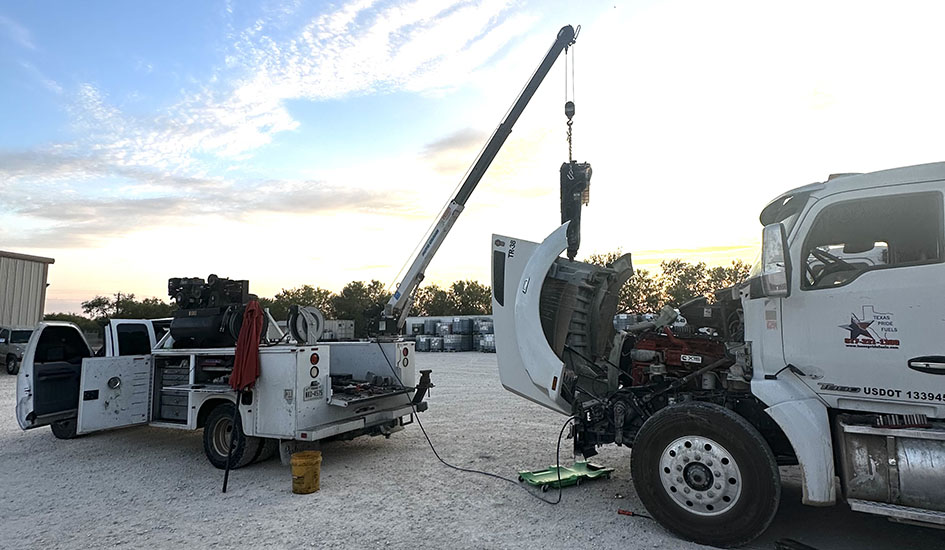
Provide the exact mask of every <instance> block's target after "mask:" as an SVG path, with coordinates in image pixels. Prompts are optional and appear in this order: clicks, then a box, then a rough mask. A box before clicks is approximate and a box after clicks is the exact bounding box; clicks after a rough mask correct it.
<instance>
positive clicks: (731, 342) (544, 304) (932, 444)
mask: <svg viewBox="0 0 945 550" xmlns="http://www.w3.org/2000/svg"><path fill="white" fill-rule="evenodd" d="M943 197H945V163H935V164H925V165H920V166H911V167H905V168H897V169H893V170H885V171H881V172H874V173H869V174H842V175H838V176H832V177H830V178H829V179H828V180H827V181H825V182H823V183H814V184H811V185H807V186H805V187H801V188H798V189H794V190H792V191H789V192H787V193H785V194H783V195H781V196H779V197H777V198H776V199H775V200H774V201H772V202H771V203H770V204H769V205H768V206H766V207H765V208H764V210H763V211H762V212H761V216H760V219H761V223H762V225H763V226H764V229H763V232H762V236H763V239H762V253H761V257H760V259H759V261H758V263H757V264H756V265H755V266H754V268H753V269H752V272H751V275H750V278H749V280H748V281H747V282H746V283H744V284H741V285H738V286H736V287H734V288H730V289H727V290H725V291H721V292H719V293H717V294H716V296H714V300H713V301H707V300H705V299H702V300H695V301H692V302H689V303H687V304H683V305H682V306H680V307H679V312H678V313H681V315H682V316H683V317H685V319H686V321H687V323H686V324H685V326H679V324H675V323H674V322H675V321H676V319H677V315H678V313H677V312H676V311H675V310H672V308H670V309H668V310H666V311H664V312H663V315H661V316H660V318H659V319H657V320H655V321H651V322H643V323H639V324H637V325H635V326H630V327H629V328H628V329H627V330H625V331H619V332H617V331H615V330H614V327H613V325H612V319H613V314H614V312H615V311H614V310H615V307H616V301H617V293H618V291H619V289H620V287H621V286H622V285H623V283H624V282H625V281H626V280H627V278H628V277H629V276H630V274H631V273H632V267H631V262H630V256H629V255H626V256H625V257H623V258H620V259H619V260H617V261H615V262H614V263H613V264H611V265H610V266H608V267H606V268H600V267H596V266H593V265H589V264H584V263H581V262H575V261H571V260H568V259H566V258H562V257H559V255H560V254H561V252H562V251H564V250H565V249H567V248H568V247H569V244H573V243H570V239H569V234H568V225H569V224H568V223H564V225H562V226H561V227H560V228H558V229H557V230H556V231H555V232H553V233H552V234H551V235H550V236H549V237H547V238H546V239H545V240H544V242H542V243H534V242H528V241H525V240H522V239H516V238H512V237H506V236H502V235H494V236H493V281H492V289H493V303H492V307H493V316H494V320H495V333H496V350H497V357H498V364H499V371H500V375H501V379H502V384H503V385H504V386H505V387H506V388H507V389H509V390H510V391H512V392H515V393H517V394H519V395H521V396H522V397H524V398H526V399H529V400H531V401H534V402H536V403H539V404H541V405H544V406H545V407H548V408H550V409H552V410H555V411H558V412H560V413H562V414H564V415H573V416H574V431H573V436H574V450H575V453H576V454H583V455H584V456H585V457H589V456H592V455H594V454H596V448H597V447H599V446H601V445H605V444H617V445H623V446H627V447H632V448H633V452H632V454H631V458H630V462H631V473H632V477H633V482H634V485H635V487H636V490H637V493H638V494H639V496H640V499H641V500H642V502H643V504H644V505H645V506H646V508H647V510H648V511H649V512H650V513H651V514H652V515H653V517H654V518H656V519H657V520H658V521H659V522H660V523H661V524H662V525H664V526H665V527H667V528H668V529H670V530H672V531H674V532H676V533H677V534H679V535H680V536H682V537H684V538H686V539H690V540H693V541H697V542H700V543H704V544H711V545H717V546H737V545H742V544H746V543H747V542H749V541H751V540H752V539H754V538H755V537H757V536H758V535H759V534H761V533H762V532H763V531H764V530H765V529H766V528H767V527H768V525H769V524H770V522H771V520H772V519H773V517H774V515H775V513H776V511H777V509H778V504H779V501H780V491H781V481H780V476H779V470H778V466H779V465H790V464H796V465H799V466H800V473H801V476H802V487H803V502H804V503H805V504H808V505H812V506H832V505H834V504H835V503H836V502H837V499H838V494H837V478H839V488H840V495H839V497H841V498H843V499H844V500H845V501H846V502H847V503H848V504H849V505H850V507H851V508H852V509H853V510H856V511H860V512H867V513H872V514H876V515H879V516H886V517H888V518H890V519H892V520H895V521H901V522H909V523H916V524H921V525H925V526H937V527H943V526H945V288H943V281H945V221H943V220H945V199H943ZM565 200H566V197H564V196H563V197H562V204H563V205H564V202H565ZM563 210H564V209H563ZM563 221H566V220H563ZM674 324H675V326H674ZM904 544H905V543H904Z"/></svg>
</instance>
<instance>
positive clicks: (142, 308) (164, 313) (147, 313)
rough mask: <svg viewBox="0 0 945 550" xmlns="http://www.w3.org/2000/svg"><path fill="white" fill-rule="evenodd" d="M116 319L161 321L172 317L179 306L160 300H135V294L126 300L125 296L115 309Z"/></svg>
mask: <svg viewBox="0 0 945 550" xmlns="http://www.w3.org/2000/svg"><path fill="white" fill-rule="evenodd" d="M115 309H116V312H117V313H116V317H122V318H125V319H161V318H164V317H170V316H171V315H173V314H174V312H175V311H177V306H176V305H174V304H168V303H166V302H164V300H161V299H160V298H145V299H143V300H141V301H138V300H135V298H134V294H131V295H130V298H128V299H126V298H125V297H124V296H123V297H122V299H121V301H120V302H118V304H117V305H116V307H115Z"/></svg>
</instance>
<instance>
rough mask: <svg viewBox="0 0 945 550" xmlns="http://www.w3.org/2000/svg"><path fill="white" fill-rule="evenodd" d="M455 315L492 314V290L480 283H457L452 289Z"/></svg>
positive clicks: (451, 296)
mask: <svg viewBox="0 0 945 550" xmlns="http://www.w3.org/2000/svg"><path fill="white" fill-rule="evenodd" d="M450 298H451V301H452V302H453V311H454V313H453V315H488V314H490V313H492V289H491V288H490V287H488V286H486V285H483V284H480V283H479V282H478V281H456V282H454V283H453V285H452V286H451V287H450Z"/></svg>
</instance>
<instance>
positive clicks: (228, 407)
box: [203, 403, 262, 470]
mask: <svg viewBox="0 0 945 550" xmlns="http://www.w3.org/2000/svg"><path fill="white" fill-rule="evenodd" d="M233 407H235V405H234V404H233V403H224V404H222V405H217V406H216V407H215V408H214V409H213V410H212V411H210V416H208V417H207V424H206V425H205V426H204V428H203V451H204V453H206V455H207V459H208V460H209V461H210V464H213V465H214V466H216V467H217V468H220V469H221V470H222V469H224V468H226V460H227V453H228V452H229V450H230V440H231V438H232V437H233V430H234V429H235V430H236V437H235V438H234V442H235V445H236V446H235V447H233V455H232V457H231V458H230V467H231V468H233V469H236V468H242V467H243V466H246V465H247V464H249V463H251V462H252V461H253V459H254V458H256V455H257V454H258V452H259V446H260V445H261V444H262V441H260V439H259V438H258V437H251V436H247V435H244V434H243V428H242V420H241V419H240V418H239V417H238V416H237V419H238V420H239V422H237V425H236V426H235V427H234V426H233Z"/></svg>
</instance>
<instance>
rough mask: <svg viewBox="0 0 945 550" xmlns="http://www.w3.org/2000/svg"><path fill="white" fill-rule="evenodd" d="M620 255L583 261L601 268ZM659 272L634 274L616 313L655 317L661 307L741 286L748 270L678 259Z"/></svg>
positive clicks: (742, 264)
mask: <svg viewBox="0 0 945 550" xmlns="http://www.w3.org/2000/svg"><path fill="white" fill-rule="evenodd" d="M621 255H623V253H622V252H621V251H620V249H617V250H616V251H614V252H606V253H596V254H591V255H590V256H589V257H588V258H587V260H586V261H587V262H588V263H591V264H594V265H599V266H602V267H604V266H607V265H610V264H611V263H613V262H614V261H615V260H616V259H617V258H619V257H620V256H621ZM660 268H661V273H660V274H659V275H654V274H651V273H650V272H649V271H647V270H645V269H637V270H634V272H633V275H632V276H631V277H630V279H629V280H627V283H626V284H625V285H624V286H623V288H621V289H620V300H619V302H618V305H617V311H618V312H621V313H655V312H657V311H659V310H660V309H661V308H662V307H663V306H664V305H670V306H673V307H678V306H679V305H681V304H682V303H684V302H686V301H688V300H691V299H692V298H696V297H700V296H709V297H710V298H711V297H712V295H713V294H714V293H715V292H716V291H718V290H721V289H723V288H728V287H730V286H734V285H737V284H739V283H742V282H744V281H745V280H746V279H747V278H748V272H749V271H750V269H751V268H750V266H749V265H748V264H746V263H745V262H743V261H741V260H735V261H733V262H732V264H731V265H729V266H718V267H713V268H711V269H709V268H707V267H706V265H705V263H704V262H698V263H689V262H686V261H684V260H681V259H678V258H676V259H673V260H667V261H664V262H662V263H661V264H660Z"/></svg>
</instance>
